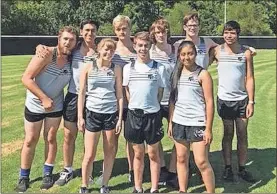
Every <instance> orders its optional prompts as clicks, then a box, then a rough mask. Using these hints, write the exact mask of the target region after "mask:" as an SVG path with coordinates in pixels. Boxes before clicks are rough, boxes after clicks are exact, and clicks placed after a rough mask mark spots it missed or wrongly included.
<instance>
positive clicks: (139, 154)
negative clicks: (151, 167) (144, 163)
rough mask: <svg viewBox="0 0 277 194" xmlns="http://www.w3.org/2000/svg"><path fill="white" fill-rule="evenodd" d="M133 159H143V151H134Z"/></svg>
mask: <svg viewBox="0 0 277 194" xmlns="http://www.w3.org/2000/svg"><path fill="white" fill-rule="evenodd" d="M134 159H136V160H140V161H141V160H144V151H135V155H134Z"/></svg>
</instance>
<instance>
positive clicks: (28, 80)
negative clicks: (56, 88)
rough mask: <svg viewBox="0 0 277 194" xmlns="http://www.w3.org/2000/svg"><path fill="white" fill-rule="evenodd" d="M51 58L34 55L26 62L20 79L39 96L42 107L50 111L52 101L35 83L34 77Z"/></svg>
mask: <svg viewBox="0 0 277 194" xmlns="http://www.w3.org/2000/svg"><path fill="white" fill-rule="evenodd" d="M51 60H52V56H51V57H47V58H39V57H38V56H36V55H35V56H34V57H33V58H32V59H31V61H30V63H29V64H28V66H27V68H26V70H25V72H24V73H23V76H22V79H21V81H22V83H23V84H24V86H25V87H26V88H27V89H28V90H30V91H31V92H32V93H33V94H34V95H35V96H37V97H38V98H39V100H40V101H41V102H42V105H43V107H44V108H45V110H47V111H51V110H52V109H53V101H52V99H50V98H49V97H48V96H47V95H46V94H45V93H44V92H43V91H42V90H41V89H40V88H39V86H38V85H37V83H36V82H35V81H34V78H35V77H36V76H37V75H38V74H39V73H40V72H41V71H43V69H44V68H45V67H46V65H47V64H49V63H50V62H51Z"/></svg>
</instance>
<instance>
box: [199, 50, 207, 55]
mask: <svg viewBox="0 0 277 194" xmlns="http://www.w3.org/2000/svg"><path fill="white" fill-rule="evenodd" d="M205 53H206V52H205V50H201V49H199V50H197V54H200V55H202V54H205Z"/></svg>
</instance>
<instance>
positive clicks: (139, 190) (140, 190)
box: [135, 188, 143, 193]
mask: <svg viewBox="0 0 277 194" xmlns="http://www.w3.org/2000/svg"><path fill="white" fill-rule="evenodd" d="M135 189H136V190H137V191H138V192H140V193H141V192H142V191H143V189H142V188H135Z"/></svg>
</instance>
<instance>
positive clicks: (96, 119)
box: [85, 108, 118, 132]
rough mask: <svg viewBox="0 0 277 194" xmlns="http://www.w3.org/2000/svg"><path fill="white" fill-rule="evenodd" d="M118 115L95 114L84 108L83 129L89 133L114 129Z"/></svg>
mask: <svg viewBox="0 0 277 194" xmlns="http://www.w3.org/2000/svg"><path fill="white" fill-rule="evenodd" d="M117 115H118V113H117V112H115V113H111V114H109V113H107V114H104V113H96V112H93V111H90V110H88V109H87V108H86V115H85V128H86V130H88V131H91V132H98V131H101V130H112V129H115V127H116V123H117V120H118V116H117Z"/></svg>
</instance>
